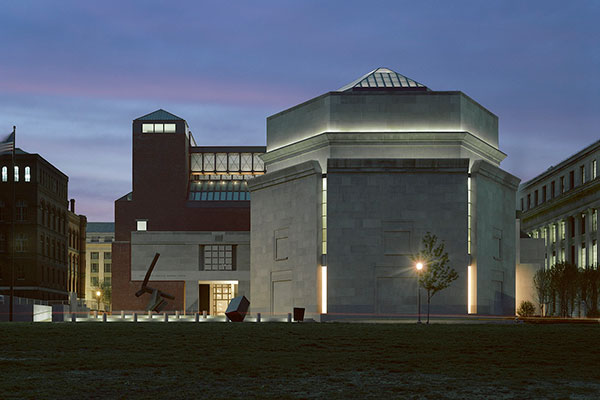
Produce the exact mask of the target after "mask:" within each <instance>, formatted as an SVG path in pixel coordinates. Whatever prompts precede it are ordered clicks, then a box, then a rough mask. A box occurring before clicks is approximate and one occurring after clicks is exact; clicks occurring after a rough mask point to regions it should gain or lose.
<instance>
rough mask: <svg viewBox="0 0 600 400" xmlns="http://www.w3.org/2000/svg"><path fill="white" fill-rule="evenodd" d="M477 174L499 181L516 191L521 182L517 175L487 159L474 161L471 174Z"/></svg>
mask: <svg viewBox="0 0 600 400" xmlns="http://www.w3.org/2000/svg"><path fill="white" fill-rule="evenodd" d="M475 174H479V175H482V176H485V177H486V178H489V179H492V180H493V181H495V182H498V183H499V184H501V185H504V186H506V187H508V188H510V189H512V190H514V191H516V190H517V188H518V187H519V182H520V181H521V180H520V179H519V178H517V177H516V176H514V175H512V174H509V173H508V172H506V171H503V170H501V169H500V168H498V167H496V166H495V165H492V164H490V163H489V162H487V161H485V160H477V161H475V162H474V163H473V166H472V167H471V175H475Z"/></svg>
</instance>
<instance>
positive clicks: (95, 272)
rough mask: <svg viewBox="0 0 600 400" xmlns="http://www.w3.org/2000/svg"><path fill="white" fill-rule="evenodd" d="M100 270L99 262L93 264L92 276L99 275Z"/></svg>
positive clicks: (91, 265)
mask: <svg viewBox="0 0 600 400" xmlns="http://www.w3.org/2000/svg"><path fill="white" fill-rule="evenodd" d="M99 269H100V268H99V264H98V263H97V262H92V263H91V264H90V272H91V273H92V274H97V273H98V270H99Z"/></svg>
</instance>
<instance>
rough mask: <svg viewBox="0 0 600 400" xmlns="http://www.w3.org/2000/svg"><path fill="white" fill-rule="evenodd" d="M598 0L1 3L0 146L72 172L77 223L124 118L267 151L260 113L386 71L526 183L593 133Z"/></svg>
mask: <svg viewBox="0 0 600 400" xmlns="http://www.w3.org/2000/svg"><path fill="white" fill-rule="evenodd" d="M599 19H600V1H539V2H537V1H501V2H500V1H419V2H416V1H415V2H402V1H385V0H380V1H377V2H370V1H350V0H344V1H323V0H320V1H284V0H279V1H254V2H249V1H229V2H200V1H193V2H192V1H186V2H183V1H178V2H175V1H149V0H143V1H119V2H116V1H102V2H86V1H57V2H43V1H27V0H21V1H18V2H17V1H9V2H5V3H3V5H2V10H1V12H0V50H1V55H2V58H1V61H0V136H2V135H4V134H8V133H10V132H11V130H12V126H13V125H16V126H17V146H18V147H20V148H22V149H23V150H25V151H27V152H29V153H39V154H40V155H41V156H42V157H44V158H45V159H46V160H48V161H49V162H51V163H52V164H53V165H54V166H56V167H57V168H58V169H60V170H61V171H62V172H64V173H65V174H66V175H68V176H69V197H70V198H75V199H76V200H77V213H80V214H84V215H86V216H87V217H88V221H113V220H114V214H113V202H114V200H115V199H117V198H119V197H121V196H122V195H124V194H126V193H128V192H129V191H131V121H132V120H133V119H135V118H137V117H140V116H142V115H144V114H147V113H149V112H152V111H154V110H156V109H159V108H163V109H165V110H167V111H170V112H172V113H173V114H176V115H178V116H180V117H182V118H184V119H186V120H187V121H188V124H189V126H190V129H191V130H192V132H193V133H194V137H195V138H196V141H197V142H198V145H265V143H266V118H267V116H269V115H272V114H274V113H277V112H279V111H282V110H284V109H286V108H289V107H291V106H294V105H296V104H298V103H300V102H303V101H306V100H308V99H310V98H312V97H315V96H318V95H320V94H323V93H325V92H328V91H331V90H335V89H338V88H340V87H341V86H343V85H345V84H346V83H349V82H351V81H353V80H355V79H356V78H358V77H360V76H361V75H363V74H365V73H367V72H369V71H371V70H373V69H375V68H377V67H388V68H390V69H393V70H395V71H396V72H398V73H401V74H403V75H406V76H407V77H409V78H412V79H414V80H416V81H418V82H420V83H422V84H424V85H426V86H427V87H429V88H430V89H432V90H460V91H462V92H464V93H466V94H467V95H468V96H470V97H472V98H473V99H475V100H476V101H477V102H479V103H480V104H481V105H483V106H484V107H486V108H487V109H489V110H490V111H492V112H493V113H494V114H496V115H497V116H498V117H499V121H500V132H499V135H500V150H502V151H503V152H504V153H506V154H508V157H507V159H506V160H505V161H504V162H503V163H502V164H501V167H502V168H503V169H505V170H507V171H509V172H510V173H512V174H514V175H516V176H518V177H519V178H521V179H522V181H526V180H528V179H530V178H532V177H533V176H535V175H537V174H539V173H541V172H543V171H544V170H545V169H547V168H548V167H549V166H550V165H553V164H557V163H559V162H560V161H562V160H563V159H565V158H567V157H568V156H570V155H571V154H573V153H575V152H577V151H579V150H580V149H582V148H583V147H585V146H587V145H589V144H591V143H592V142H594V141H596V140H598V139H599V138H600V129H599V127H600V112H599V111H600V79H599V76H600V23H598V20H599Z"/></svg>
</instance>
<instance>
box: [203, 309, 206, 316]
mask: <svg viewBox="0 0 600 400" xmlns="http://www.w3.org/2000/svg"><path fill="white" fill-rule="evenodd" d="M202 318H206V310H204V311H202Z"/></svg>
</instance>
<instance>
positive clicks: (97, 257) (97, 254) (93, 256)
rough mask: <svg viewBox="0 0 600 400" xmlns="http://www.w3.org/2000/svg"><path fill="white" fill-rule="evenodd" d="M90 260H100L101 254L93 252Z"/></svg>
mask: <svg viewBox="0 0 600 400" xmlns="http://www.w3.org/2000/svg"><path fill="white" fill-rule="evenodd" d="M90 259H92V260H99V259H100V253H98V252H97V251H92V252H91V253H90Z"/></svg>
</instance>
